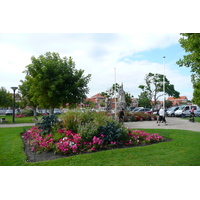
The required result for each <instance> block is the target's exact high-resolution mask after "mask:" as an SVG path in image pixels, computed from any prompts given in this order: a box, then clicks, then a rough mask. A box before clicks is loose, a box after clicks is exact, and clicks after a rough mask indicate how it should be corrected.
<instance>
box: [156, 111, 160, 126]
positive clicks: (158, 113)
mask: <svg viewBox="0 0 200 200" xmlns="http://www.w3.org/2000/svg"><path fill="white" fill-rule="evenodd" d="M159 111H160V109H158V110H157V113H156V115H157V123H158V121H159Z"/></svg>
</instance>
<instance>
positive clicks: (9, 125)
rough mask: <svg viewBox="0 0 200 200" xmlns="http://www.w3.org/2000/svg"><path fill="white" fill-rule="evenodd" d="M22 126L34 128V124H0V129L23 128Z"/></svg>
mask: <svg viewBox="0 0 200 200" xmlns="http://www.w3.org/2000/svg"><path fill="white" fill-rule="evenodd" d="M24 126H35V123H20V124H0V128H7V127H24Z"/></svg>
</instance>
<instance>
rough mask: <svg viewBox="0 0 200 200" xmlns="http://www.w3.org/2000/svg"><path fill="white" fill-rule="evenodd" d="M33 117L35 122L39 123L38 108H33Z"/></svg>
mask: <svg viewBox="0 0 200 200" xmlns="http://www.w3.org/2000/svg"><path fill="white" fill-rule="evenodd" d="M33 117H34V120H35V121H38V118H37V111H36V107H33Z"/></svg>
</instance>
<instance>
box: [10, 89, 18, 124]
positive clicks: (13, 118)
mask: <svg viewBox="0 0 200 200" xmlns="http://www.w3.org/2000/svg"><path fill="white" fill-rule="evenodd" d="M11 89H12V90H13V92H14V97H13V116H12V122H13V123H14V121H15V90H17V89H18V87H11Z"/></svg>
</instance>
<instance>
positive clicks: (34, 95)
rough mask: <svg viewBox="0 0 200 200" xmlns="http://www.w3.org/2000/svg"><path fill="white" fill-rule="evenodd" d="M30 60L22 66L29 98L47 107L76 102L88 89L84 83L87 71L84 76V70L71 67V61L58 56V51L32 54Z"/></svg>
mask: <svg viewBox="0 0 200 200" xmlns="http://www.w3.org/2000/svg"><path fill="white" fill-rule="evenodd" d="M31 61H32V63H31V64H29V65H27V66H26V70H25V71H24V72H25V73H26V77H25V79H26V81H30V83H31V86H30V90H29V92H28V93H29V94H30V97H31V101H33V102H34V103H37V104H38V105H39V106H40V107H44V108H47V107H48V108H50V113H51V114H53V110H54V108H56V107H59V106H64V105H65V104H66V103H80V102H81V101H83V100H84V99H85V98H86V94H87V93H88V92H89V88H88V86H87V84H88V82H89V81H90V77H91V75H90V74H89V75H87V76H84V70H81V69H80V70H77V69H75V62H74V61H73V59H72V58H71V57H69V59H68V58H67V57H64V58H63V59H62V58H60V55H59V54H58V53H50V52H47V53H46V54H44V55H40V56H39V57H38V58H36V57H34V56H33V57H32V58H31Z"/></svg>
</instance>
